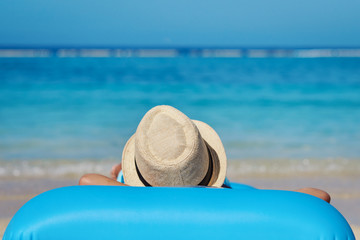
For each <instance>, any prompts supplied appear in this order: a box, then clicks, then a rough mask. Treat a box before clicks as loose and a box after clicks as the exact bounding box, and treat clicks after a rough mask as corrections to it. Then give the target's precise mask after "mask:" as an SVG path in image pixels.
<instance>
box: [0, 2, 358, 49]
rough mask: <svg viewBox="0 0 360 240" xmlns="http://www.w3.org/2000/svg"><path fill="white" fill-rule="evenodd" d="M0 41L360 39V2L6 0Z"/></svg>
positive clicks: (285, 42) (350, 42)
mask: <svg viewBox="0 0 360 240" xmlns="http://www.w3.org/2000/svg"><path fill="white" fill-rule="evenodd" d="M0 45H13V46H14V45H50V46H51V45H61V46H64V45H80V46H86V45H88V46H90V45H98V46H100V45H101V46H121V45H122V46H123V45H127V46H225V47H226V46H250V47H261V46H284V47H287V46H288V47H291V46H344V47H347V46H348V47H350V46H360V1H359V0H296V1H295V0H247V1H245V0H221V1H220V0H178V1H173V0H102V1H100V0H98V1H91V0H1V1H0Z"/></svg>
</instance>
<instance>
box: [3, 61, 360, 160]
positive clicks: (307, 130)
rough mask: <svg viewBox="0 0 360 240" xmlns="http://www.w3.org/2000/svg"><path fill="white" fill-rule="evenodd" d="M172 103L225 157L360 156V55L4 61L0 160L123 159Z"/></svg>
mask: <svg viewBox="0 0 360 240" xmlns="http://www.w3.org/2000/svg"><path fill="white" fill-rule="evenodd" d="M159 104H168V105H172V106H174V107H176V108H178V109H180V110H181V111H183V112H184V113H185V114H187V115H188V116H189V117H190V118H192V119H197V120H201V121H204V122H206V123H208V124H209V125H210V126H212V127H213V128H214V129H215V130H216V131H217V132H218V134H219V135H220V137H221V139H222V141H223V144H224V146H225V149H226V152H227V155H228V158H229V159H237V160H249V159H250V160H251V159H256V160H259V159H260V160H264V161H272V160H276V159H283V160H284V159H285V160H303V159H310V160H313V159H315V160H316V159H352V160H354V159H355V161H358V160H359V159H360V124H359V122H360V58H300V59H299V58H281V59H275V58H261V59H256V58H191V57H176V58H55V57H54V58H0V160H1V161H3V162H4V161H5V162H7V163H9V161H10V162H11V161H15V160H22V161H30V160H40V161H54V160H59V159H61V160H64V159H65V160H72V161H78V160H85V159H91V160H103V159H114V158H115V159H121V152H122V148H123V146H124V144H125V142H126V140H127V139H128V138H129V137H130V136H131V135H132V134H133V133H134V132H135V130H136V127H137V124H138V123H139V121H140V119H141V118H142V116H143V115H144V114H145V113H146V111H147V110H149V109H150V108H151V107H153V106H156V105H159Z"/></svg>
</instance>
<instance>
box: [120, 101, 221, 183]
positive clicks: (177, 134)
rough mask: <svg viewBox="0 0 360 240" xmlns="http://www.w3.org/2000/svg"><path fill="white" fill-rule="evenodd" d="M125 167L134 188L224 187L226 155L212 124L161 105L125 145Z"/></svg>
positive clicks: (123, 159)
mask: <svg viewBox="0 0 360 240" xmlns="http://www.w3.org/2000/svg"><path fill="white" fill-rule="evenodd" d="M122 168H123V174H124V180H125V183H126V184H128V185H131V186H186V185H192V186H194V185H204V186H214V187H221V186H222V185H223V183H224V180H225V175H226V155H225V150H224V147H223V145H222V143H221V140H220V138H219V136H218V135H217V134H216V132H215V130H214V129H212V128H211V127H210V126H209V125H207V124H206V123H203V122H200V121H196V120H191V119H190V118H188V117H187V116H186V115H185V114H183V113H182V112H180V111H179V110H177V109H175V108H173V107H171V106H164V105H162V106H156V107H154V108H152V109H151V110H150V111H148V112H147V113H146V114H145V116H144V117H143V119H142V120H141V121H140V124H139V126H138V128H137V130H136V133H135V134H134V135H133V136H132V137H131V138H130V139H129V140H128V142H127V143H126V145H125V147H124V151H123V156H122Z"/></svg>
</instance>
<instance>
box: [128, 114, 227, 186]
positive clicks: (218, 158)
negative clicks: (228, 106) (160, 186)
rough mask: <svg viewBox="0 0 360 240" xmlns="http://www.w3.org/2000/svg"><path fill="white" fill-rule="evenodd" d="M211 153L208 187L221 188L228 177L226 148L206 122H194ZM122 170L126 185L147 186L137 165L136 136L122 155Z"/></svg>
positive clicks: (131, 139) (132, 137)
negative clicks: (211, 167) (138, 171)
mask: <svg viewBox="0 0 360 240" xmlns="http://www.w3.org/2000/svg"><path fill="white" fill-rule="evenodd" d="M192 121H193V123H194V124H195V125H196V127H197V128H198V130H199V132H200V135H201V137H202V138H203V140H204V142H205V144H206V145H207V147H208V149H209V152H210V153H211V159H212V161H213V172H212V177H211V179H210V182H209V184H208V186H212V187H221V186H222V185H223V184H224V181H225V177H226V167H227V161H226V154H225V149H224V146H223V144H222V142H221V140H220V137H219V136H218V135H217V133H216V132H215V130H214V129H213V128H212V127H210V126H209V125H207V124H206V123H204V122H201V121H197V120H192ZM122 168H123V174H124V181H125V184H128V185H130V186H145V185H144V183H143V182H142V181H141V179H140V177H139V175H138V173H137V170H136V165H135V134H134V135H133V136H131V138H130V139H129V140H128V141H127V143H126V145H125V147H124V150H123V154H122Z"/></svg>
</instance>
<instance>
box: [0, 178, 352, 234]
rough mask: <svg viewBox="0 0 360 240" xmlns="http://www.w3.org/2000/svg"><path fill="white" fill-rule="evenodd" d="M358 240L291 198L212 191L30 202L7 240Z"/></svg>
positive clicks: (80, 190)
mask: <svg viewBox="0 0 360 240" xmlns="http://www.w3.org/2000/svg"><path fill="white" fill-rule="evenodd" d="M81 239H84V240H100V239H101V240H114V239H135V240H138V239H141V240H148V239H171V240H175V239H179V240H185V239H186V240H188V239H197V240H199V239H207V240H212V239H217V240H219V239H227V240H230V239H246V240H249V239H251V240H256V239H261V240H266V239H269V240H272V239H273V240H282V239H284V240H295V239H306V240H310V239H321V240H326V239H329V240H334V239H336V240H342V239H344V240H352V239H355V238H354V234H353V233H352V231H351V228H350V226H349V224H348V223H347V222H346V220H345V218H344V217H343V216H342V215H341V214H340V213H339V212H338V211H337V210H336V209H335V208H334V207H333V206H331V205H330V204H328V203H326V202H325V201H323V200H320V199H318V198H316V197H313V196H310V195H306V194H302V193H297V192H289V191H279V190H257V189H254V188H252V187H250V186H246V185H241V184H234V183H233V184H232V189H227V188H205V187H177V188H170V187H118V186H115V187H114V186H73V187H64V188H59V189H54V190H51V191H48V192H45V193H43V194H40V195H39V196H37V197H35V198H33V199H32V200H30V201H29V202H28V203H26V204H25V205H24V206H23V207H22V208H21V209H20V210H19V211H18V212H17V213H16V214H15V216H14V217H13V219H12V220H11V222H10V223H9V225H8V227H7V229H6V231H5V234H4V237H3V240H81Z"/></svg>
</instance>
